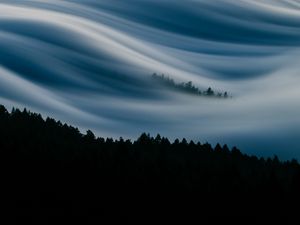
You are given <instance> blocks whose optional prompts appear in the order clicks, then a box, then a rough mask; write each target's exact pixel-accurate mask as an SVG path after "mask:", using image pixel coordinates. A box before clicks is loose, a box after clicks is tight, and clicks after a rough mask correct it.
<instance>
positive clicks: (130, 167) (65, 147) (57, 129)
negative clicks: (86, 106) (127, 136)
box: [0, 106, 300, 224]
mask: <svg viewBox="0 0 300 225" xmlns="http://www.w3.org/2000/svg"><path fill="white" fill-rule="evenodd" d="M0 128H1V129H0V149H1V166H2V174H3V176H2V187H4V189H3V191H2V193H3V196H4V198H3V201H2V204H4V205H5V209H6V211H7V212H6V211H5V214H6V215H7V216H8V221H9V222H8V223H26V222H30V223H35V224H47V223H56V222H57V221H63V222H67V223H73V222H76V223H78V222H80V223H81V224H100V223H101V224H103V223H104V224H108V223H109V224H117V223H121V224H125V223H129V224H133V223H136V224H153V223H155V224H162V223H171V224H189V223H202V224H203V223H212V222H214V221H218V220H220V219H222V220H223V222H224V221H226V220H224V218H226V219H227V220H229V221H230V222H232V221H237V222H239V223H241V224H245V222H249V223H251V224H255V223H273V224H274V223H277V222H280V221H285V222H288V220H289V219H292V218H293V216H295V217H296V216H297V215H298V214H297V213H298V209H297V207H294V203H298V201H299V188H300V166H299V164H298V163H297V161H296V160H291V161H286V162H281V161H280V160H279V159H278V158H277V157H276V156H275V157H273V158H268V159H263V158H257V157H255V156H248V155H245V154H243V153H241V151H240V150H238V149H237V148H235V147H234V148H233V149H229V148H228V147H227V146H226V145H224V146H220V145H219V144H218V145H216V146H215V147H212V146H211V145H210V144H208V143H204V144H201V143H199V142H198V143H194V142H192V141H191V142H187V141H186V140H185V139H183V140H180V141H179V140H178V139H176V140H175V141H174V142H172V143H171V142H170V141H169V140H168V139H167V138H165V137H161V136H160V135H157V136H156V137H151V136H150V135H148V134H145V133H144V134H142V135H141V136H140V137H139V138H138V139H137V140H136V141H130V140H124V139H122V138H120V139H118V140H113V139H111V138H101V137H99V138H96V137H95V135H94V134H93V132H92V131H87V133H86V134H81V133H80V132H79V130H78V129H77V128H74V127H72V126H69V125H66V124H62V123H61V122H59V121H56V120H54V119H51V118H46V119H43V118H42V117H41V115H40V114H36V113H31V112H29V111H28V110H26V109H24V110H23V111H20V110H18V109H13V110H12V112H8V111H7V110H6V109H5V108H4V107H3V106H0ZM243 216H244V217H243ZM282 219H283V220H282ZM2 220H4V219H3V218H2Z"/></svg>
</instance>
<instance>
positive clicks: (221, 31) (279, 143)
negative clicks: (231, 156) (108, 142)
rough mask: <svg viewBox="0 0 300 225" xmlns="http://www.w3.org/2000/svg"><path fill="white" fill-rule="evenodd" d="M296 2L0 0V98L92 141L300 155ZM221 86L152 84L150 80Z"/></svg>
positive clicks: (299, 8)
mask: <svg viewBox="0 0 300 225" xmlns="http://www.w3.org/2000/svg"><path fill="white" fill-rule="evenodd" d="M299 46H300V2H299V1H296V0H294V1H292V0H286V1H275V0H241V1H234V0H216V1H211V0H203V1H202V0H201V1H200V0H190V1H180V0H173V1H166V0H165V1H158V0H157V1H154V0H145V1H138V0H126V1H123V0H122V1H121V0H109V1H104V0H103V1H97V0H87V1H79V0H77V1H75V0H74V1H55V0H51V1H50V0H49V1H39V0H32V1H30V0H29V1H23V0H19V1H15V0H9V1H0V100H1V103H4V104H6V105H7V106H21V107H23V106H26V107H29V108H30V109H32V110H35V111H39V112H42V113H43V115H45V116H46V115H47V116H52V117H55V118H58V119H61V120H63V121H65V122H68V123H71V124H74V125H76V126H79V127H80V128H81V129H93V130H95V131H96V133H97V134H98V135H104V136H113V137H119V136H123V137H128V138H132V137H136V136H137V135H138V134H140V133H141V132H143V131H147V132H151V133H152V134H155V133H161V134H162V135H166V136H168V137H171V138H174V137H188V138H190V139H194V140H200V141H202V142H204V141H208V142H212V143H216V142H221V143H228V144H229V145H231V146H232V145H238V147H240V148H241V149H242V150H243V151H245V152H248V153H255V154H258V155H263V156H270V155H273V154H278V155H279V156H281V157H283V158H291V157H297V158H298V159H299V158H300V147H299V145H298V143H297V140H299V138H300V128H299V125H300V119H299V116H298V115H299V113H300V104H299V97H300V91H299V85H300V77H299V69H300V65H299V62H298V61H299V56H300V48H299ZM153 72H156V73H165V74H169V75H170V76H171V77H172V78H173V79H175V80H176V81H178V82H181V81H184V82H186V81H189V80H192V81H193V83H195V84H196V85H197V86H199V87H202V88H203V89H205V88H207V87H208V86H211V87H213V89H216V90H219V91H229V92H230V93H231V94H232V95H233V96H234V98H233V99H229V100H215V99H205V98H199V97H193V96H190V95H185V94H182V93H175V92H171V91H170V90H164V89H162V88H159V87H158V86H156V85H155V84H154V83H152V82H151V80H149V77H150V75H151V74H152V73H153Z"/></svg>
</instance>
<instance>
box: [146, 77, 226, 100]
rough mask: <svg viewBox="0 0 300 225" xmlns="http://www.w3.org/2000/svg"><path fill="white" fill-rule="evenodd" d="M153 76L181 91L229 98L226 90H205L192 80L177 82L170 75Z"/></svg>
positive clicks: (161, 82) (156, 79) (158, 80)
mask: <svg viewBox="0 0 300 225" xmlns="http://www.w3.org/2000/svg"><path fill="white" fill-rule="evenodd" d="M151 77H152V79H153V80H155V81H157V82H159V83H160V84H163V85H165V86H166V87H169V88H171V89H175V90H178V91H181V92H185V93H189V94H193V95H198V96H205V97H216V98H229V95H228V92H227V91H225V92H224V93H222V92H216V91H214V90H213V89H212V88H211V87H208V88H207V90H205V91H203V90H200V89H199V88H198V87H196V86H194V85H193V82H192V81H188V82H181V83H176V82H175V81H174V80H173V79H172V78H170V77H169V76H165V75H164V74H161V75H158V74H156V73H153V74H152V76H151Z"/></svg>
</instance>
